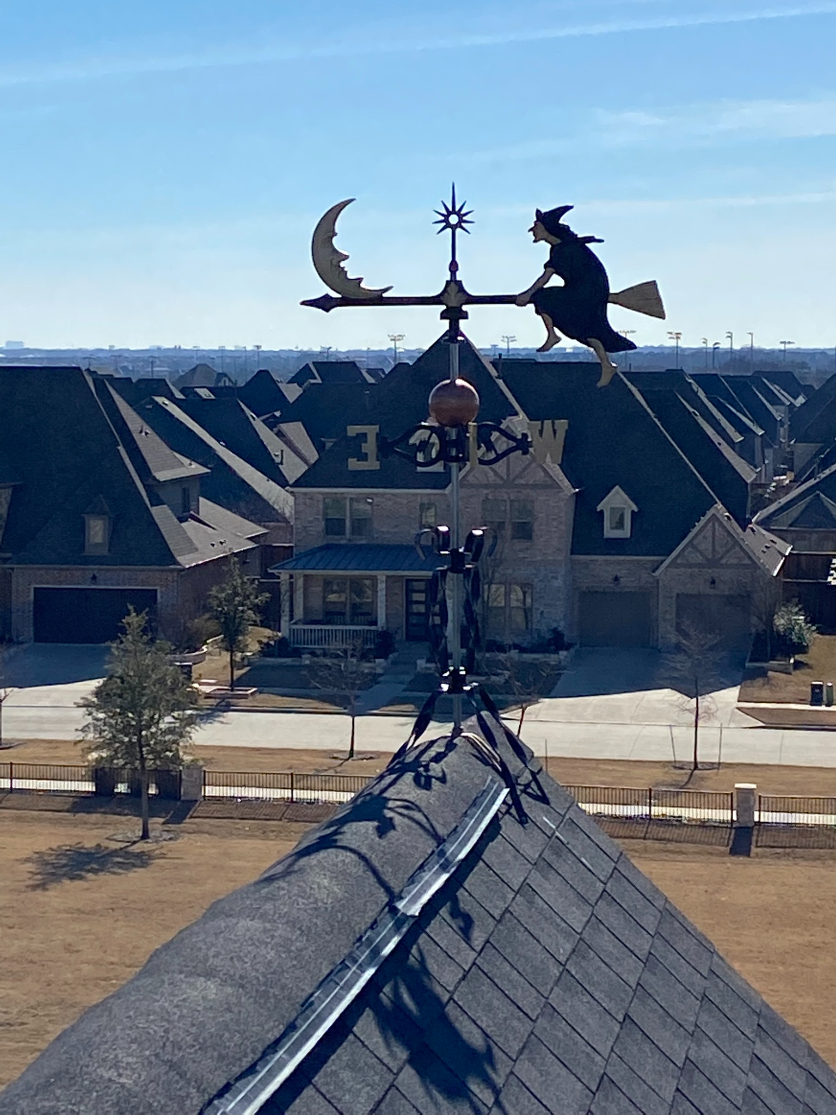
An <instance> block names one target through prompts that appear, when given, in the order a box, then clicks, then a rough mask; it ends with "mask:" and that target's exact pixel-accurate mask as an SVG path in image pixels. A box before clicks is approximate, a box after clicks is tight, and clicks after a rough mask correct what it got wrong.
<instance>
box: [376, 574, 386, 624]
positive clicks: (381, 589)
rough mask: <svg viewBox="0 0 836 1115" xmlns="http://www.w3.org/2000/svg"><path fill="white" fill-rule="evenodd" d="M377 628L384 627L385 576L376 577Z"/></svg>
mask: <svg viewBox="0 0 836 1115" xmlns="http://www.w3.org/2000/svg"><path fill="white" fill-rule="evenodd" d="M377 626H378V628H380V629H382V628H384V627H385V626H386V574H385V573H378V575H377Z"/></svg>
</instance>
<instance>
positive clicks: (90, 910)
mask: <svg viewBox="0 0 836 1115" xmlns="http://www.w3.org/2000/svg"><path fill="white" fill-rule="evenodd" d="M134 828H136V821H135V820H134V819H132V818H126V817H118V816H102V815H94V816H78V815H69V814H55V813H49V814H44V813H25V812H18V811H15V812H13V813H12V812H8V813H2V814H0V891H2V894H3V900H2V902H0V940H2V943H3V945H2V947H3V964H2V965H0V1086H2V1085H3V1084H6V1083H8V1081H9V1080H11V1079H13V1078H14V1077H15V1076H17V1075H18V1074H19V1073H20V1072H21V1071H22V1070H23V1068H24V1067H25V1066H26V1065H27V1064H28V1063H29V1061H31V1060H32V1059H33V1058H34V1057H35V1055H36V1054H37V1053H38V1052H39V1051H40V1050H41V1049H43V1047H44V1046H45V1045H46V1044H47V1043H48V1042H49V1041H51V1040H52V1038H54V1037H55V1036H56V1034H58V1033H59V1032H60V1031H61V1030H62V1029H64V1027H65V1026H67V1025H69V1024H70V1023H71V1022H72V1021H74V1020H75V1019H76V1018H77V1017H78V1015H79V1014H80V1013H81V1012H82V1010H84V1008H85V1007H88V1006H90V1005H91V1004H93V1003H95V1002H98V1001H99V1000H100V999H102V998H104V997H105V996H106V995H109V994H110V993H111V992H112V991H114V990H115V989H116V988H117V987H119V986H120V985H121V984H122V983H124V982H125V980H126V979H128V978H129V977H130V976H131V975H132V974H133V973H134V972H136V971H137V969H139V968H140V967H141V966H142V965H143V964H144V963H145V961H146V960H147V958H148V956H149V955H150V953H151V952H152V951H153V950H154V949H155V948H157V947H158V946H159V945H161V944H163V942H165V941H167V940H169V938H171V937H172V936H173V935H174V934H175V933H176V932H177V931H178V930H179V929H182V928H183V926H185V925H188V924H189V923H190V922H192V921H194V920H195V918H197V917H199V916H200V914H201V913H202V912H203V911H204V910H205V909H206V908H207V906H209V905H210V903H212V902H213V901H214V900H215V899H216V898H220V897H221V896H222V895H224V894H227V893H228V892H229V891H231V890H234V889H235V888H236V887H238V886H240V885H241V884H242V883H245V882H247V881H249V880H250V879H252V878H254V877H255V876H256V875H258V874H259V873H260V872H261V871H263V870H264V869H265V868H266V867H268V866H269V865H270V864H271V863H273V862H274V861H275V860H276V859H278V858H279V857H280V856H282V855H285V854H286V853H287V852H289V851H290V849H291V848H292V847H293V846H294V844H295V843H296V842H297V840H298V839H299V837H300V836H301V834H302V833H303V832H304V831H305V829H306V828H307V826H306V825H300V824H282V823H276V822H247V821H189V822H187V824H186V825H185V826H183V827H181V828H177V829H174V830H173V831H174V832H175V834H176V835H177V839H174V840H171V841H167V842H164V843H161V844H154V845H150V846H147V847H144V848H143V847H140V846H138V845H136V844H134V845H126V844H125V843H123V842H120V841H116V840H113V839H112V837H113V836H118V835H120V834H124V833H125V832H126V831H130V830H132V829H134ZM170 831H171V830H170Z"/></svg>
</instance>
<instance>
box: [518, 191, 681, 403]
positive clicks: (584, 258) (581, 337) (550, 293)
mask: <svg viewBox="0 0 836 1115" xmlns="http://www.w3.org/2000/svg"><path fill="white" fill-rule="evenodd" d="M572 208H573V206H571V205H561V206H558V208H557V209H549V210H548V211H547V212H545V213H544V212H543V211H542V210H541V209H537V210H536V211H535V216H534V224H533V225H532V226H531V228H530V229H529V232H531V233H532V234H533V235H534V242H535V244H536V243H539V242H540V241H543V240H544V241H545V242H546V243H547V244H549V245H550V246H551V250H550V252H549V258H548V262H547V263H546V266H545V269H544V270H543V274H542V275H541V276H540V277H539V278H538V279H537V280H536V281H535V282H534V283H532V285H531V286H530V287H529V288H528V290H524V291H523V292H522V294H519V295H518V296H517V299H516V302H517V305H518V306H527V305H528V304H529V303H532V304H533V306H534V309H535V311H536V312H537V313H538V314H539V315H540V317H541V318H542V319H543V324H544V325H545V327H546V340H545V341H544V342H543V344H542V345H541V346H540V348H539V349H538V350H537V351H538V352H548V351H549V350H550V349H552V348H554V346H555V345H556V344H558V343H559V342H560V339H561V338H560V334H561V333H563V334H564V335H565V336H567V337H571V338H572V340H575V341H580V343H581V344H583V345H587V346H588V347H589V348H591V349H592V351H593V352H594V353H595V355H596V356H597V357H598V360H599V361H600V363H601V378H600V380H599V381H598V386H599V387H605V386H606V385H607V384H608V383H609V382H610V380H611V379H612V377H613V376H614V375H615V373H616V371H617V370H618V369H617V367H616V365H615V364H613V362H612V360H610V356H609V354H610V353H611V352H627V351H629V350H630V349H634V348H635V347H636V346H635V345H634V344H633V342H632V341H631V340H629V339H628V338H627V337H624V336H622V334H621V333H616V331H615V330H614V329H613V328H612V326H611V325H610V323H609V319H608V317H607V305H608V303H610V302H613V303H615V304H617V305H619V306H624V307H626V308H627V309H630V310H636V311H637V312H638V313H643V314H648V315H650V316H651V317H659V318H664V316H665V310H664V307H663V305H662V299H661V298H660V296H659V290H658V287H657V286H656V283H655V282H649V283H639V284H638V286H633V287H629V288H628V289H627V290H623V291H620V292H618V293H616V294H611V293H610V284H609V279H608V278H607V272H606V271H605V270H604V265H603V264H602V263H601V261H600V259H598V257H597V256H596V255H595V253H594V252H593V251H592V250H591V249H590V247H589V245H590V244H602V243H603V241H602V240H599V239H598V237H597V236H578V234H577V233H576V232H573V231H572V229H571V228H569V226H568V225H566V224H563V223H562V218H563V217H564V216H565V215H566V214H567V213H568V212H569V210H570V209H572ZM555 276H557V277H558V278H560V279H562V280H563V286H548V283H549V282H551V280H552V279H553V278H554V277H555Z"/></svg>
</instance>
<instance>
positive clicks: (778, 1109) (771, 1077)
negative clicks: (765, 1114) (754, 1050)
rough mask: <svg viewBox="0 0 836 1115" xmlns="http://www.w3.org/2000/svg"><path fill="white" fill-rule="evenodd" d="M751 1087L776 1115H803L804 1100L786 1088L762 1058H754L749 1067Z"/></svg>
mask: <svg viewBox="0 0 836 1115" xmlns="http://www.w3.org/2000/svg"><path fill="white" fill-rule="evenodd" d="M749 1087H750V1088H751V1089H752V1091H753V1092H755V1093H756V1095H758V1096H759V1097H760V1099H762V1100H763V1102H764V1103H765V1104H766V1106H767V1107H768V1108H769V1109H770V1110H771V1111H774V1112H775V1115H801V1109H802V1107H803V1106H804V1104H803V1102H802V1100H800V1099H799V1098H798V1097H797V1096H794V1095H793V1093H792V1092H791V1091H790V1090H789V1088H787V1087H786V1085H785V1084H784V1083H783V1082H782V1081H781V1080H779V1078H778V1077H777V1076H776V1075H775V1073H774V1072H773V1071H772V1068H771V1066H769V1065H766V1064H764V1062H763V1061H762V1060H761V1059H760V1057H757V1056H753V1057H752V1062H751V1064H750V1066H749Z"/></svg>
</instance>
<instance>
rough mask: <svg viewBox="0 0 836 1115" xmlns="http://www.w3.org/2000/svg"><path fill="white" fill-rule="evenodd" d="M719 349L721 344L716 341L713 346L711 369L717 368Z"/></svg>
mask: <svg viewBox="0 0 836 1115" xmlns="http://www.w3.org/2000/svg"><path fill="white" fill-rule="evenodd" d="M718 348H720V342H719V341H715V342H714V344H713V345H712V346H711V367H712V368H716V367H717V349H718Z"/></svg>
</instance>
